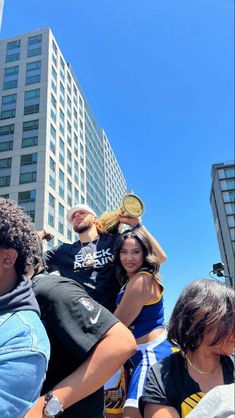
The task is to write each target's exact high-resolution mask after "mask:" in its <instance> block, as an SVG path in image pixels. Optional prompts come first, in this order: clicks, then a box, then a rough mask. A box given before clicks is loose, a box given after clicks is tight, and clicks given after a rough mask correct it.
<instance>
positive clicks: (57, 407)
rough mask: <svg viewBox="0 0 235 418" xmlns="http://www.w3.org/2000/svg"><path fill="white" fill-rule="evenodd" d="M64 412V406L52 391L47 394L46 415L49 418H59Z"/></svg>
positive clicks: (44, 410)
mask: <svg viewBox="0 0 235 418" xmlns="http://www.w3.org/2000/svg"><path fill="white" fill-rule="evenodd" d="M61 412H63V405H62V404H61V402H60V400H59V399H58V398H57V396H55V395H54V394H53V392H52V391H50V392H48V393H46V394H45V406H44V409H43V413H44V415H46V416H47V417H58V416H59V415H60V414H61Z"/></svg>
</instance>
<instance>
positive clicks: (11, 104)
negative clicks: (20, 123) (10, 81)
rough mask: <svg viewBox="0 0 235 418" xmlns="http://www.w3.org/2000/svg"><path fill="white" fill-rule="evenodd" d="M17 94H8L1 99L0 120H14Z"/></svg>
mask: <svg viewBox="0 0 235 418" xmlns="http://www.w3.org/2000/svg"><path fill="white" fill-rule="evenodd" d="M16 97H17V94H9V95H8V96H3V97H2V107H1V119H10V118H14V117H15V114H16Z"/></svg>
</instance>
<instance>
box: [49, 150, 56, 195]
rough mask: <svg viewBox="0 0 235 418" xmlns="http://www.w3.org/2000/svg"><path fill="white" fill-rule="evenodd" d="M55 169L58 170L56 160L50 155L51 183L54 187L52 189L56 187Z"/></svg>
mask: <svg viewBox="0 0 235 418" xmlns="http://www.w3.org/2000/svg"><path fill="white" fill-rule="evenodd" d="M55 170H56V164H55V161H54V160H53V159H52V158H51V157H50V161H49V185H50V186H51V187H52V189H55Z"/></svg>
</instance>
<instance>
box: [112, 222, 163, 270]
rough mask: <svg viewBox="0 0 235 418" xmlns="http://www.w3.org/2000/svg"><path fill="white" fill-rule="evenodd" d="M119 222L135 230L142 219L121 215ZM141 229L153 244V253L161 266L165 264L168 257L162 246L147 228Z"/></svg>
mask: <svg viewBox="0 0 235 418" xmlns="http://www.w3.org/2000/svg"><path fill="white" fill-rule="evenodd" d="M119 220H120V222H121V223H123V224H125V225H129V226H131V227H132V228H135V227H136V225H138V224H139V223H140V219H139V218H132V217H130V216H122V215H119ZM139 228H140V229H141V231H142V232H144V234H145V235H146V237H147V238H148V239H149V241H150V242H151V245H152V249H153V252H154V254H155V256H156V257H157V259H158V262H159V264H163V263H164V262H165V261H166V259H167V256H166V253H165V252H164V251H163V249H162V247H161V245H160V244H159V242H158V241H157V240H156V239H155V238H154V237H153V236H152V234H150V232H149V231H148V230H147V229H146V228H145V226H144V225H140V226H139Z"/></svg>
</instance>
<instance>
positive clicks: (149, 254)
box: [114, 229, 160, 286]
mask: <svg viewBox="0 0 235 418" xmlns="http://www.w3.org/2000/svg"><path fill="white" fill-rule="evenodd" d="M129 238H132V239H136V240H137V241H138V242H139V244H140V246H141V248H142V251H143V265H142V267H141V268H142V269H146V270H148V271H150V272H151V273H152V274H153V275H154V276H155V277H156V278H159V276H158V272H159V268H160V264H159V262H158V259H157V257H156V255H155V254H154V253H153V249H152V245H151V242H150V240H149V239H148V238H147V236H146V235H145V233H144V232H142V231H141V230H140V229H133V230H131V231H126V232H124V233H123V234H121V235H120V237H119V238H118V239H117V241H116V244H115V247H114V261H115V265H116V269H115V276H116V278H117V280H118V281H119V283H120V284H121V285H122V286H123V285H124V284H125V282H126V281H127V276H126V271H125V270H124V268H123V267H122V265H121V262H120V251H121V249H122V247H123V245H124V242H125V240H126V239H129Z"/></svg>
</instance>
